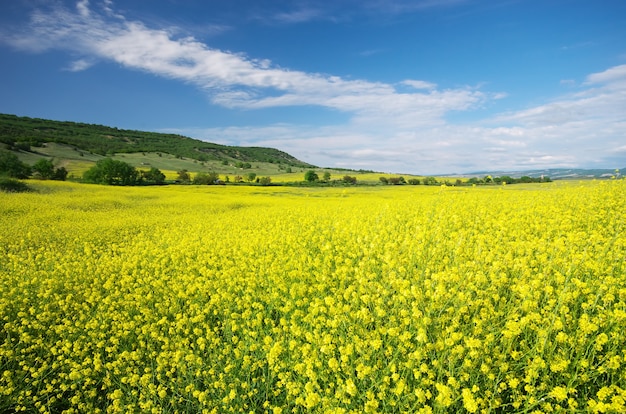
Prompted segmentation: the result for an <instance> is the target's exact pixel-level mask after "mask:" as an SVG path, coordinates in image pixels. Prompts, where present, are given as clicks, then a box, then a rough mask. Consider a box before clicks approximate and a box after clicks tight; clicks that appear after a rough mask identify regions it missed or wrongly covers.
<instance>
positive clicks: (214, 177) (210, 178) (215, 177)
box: [193, 171, 220, 185]
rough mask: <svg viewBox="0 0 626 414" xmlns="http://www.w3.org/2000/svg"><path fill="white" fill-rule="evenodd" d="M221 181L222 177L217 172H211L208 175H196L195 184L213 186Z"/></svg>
mask: <svg viewBox="0 0 626 414" xmlns="http://www.w3.org/2000/svg"><path fill="white" fill-rule="evenodd" d="M219 179H220V176H219V174H218V173H216V172H215V171H211V172H208V173H205V172H199V173H198V174H196V176H195V177H193V183H194V184H196V185H213V184H217V182H218V181H219Z"/></svg>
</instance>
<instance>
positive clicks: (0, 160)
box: [0, 151, 30, 178]
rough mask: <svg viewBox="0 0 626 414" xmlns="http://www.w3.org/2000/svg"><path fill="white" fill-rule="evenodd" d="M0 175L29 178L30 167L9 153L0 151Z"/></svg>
mask: <svg viewBox="0 0 626 414" xmlns="http://www.w3.org/2000/svg"><path fill="white" fill-rule="evenodd" d="M0 175H6V176H9V177H11V178H28V176H29V175H30V167H29V166H28V165H26V164H24V163H23V162H22V161H20V159H19V158H17V155H15V154H13V153H12V152H9V151H0Z"/></svg>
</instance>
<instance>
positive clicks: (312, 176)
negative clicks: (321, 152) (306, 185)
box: [304, 170, 320, 183]
mask: <svg viewBox="0 0 626 414" xmlns="http://www.w3.org/2000/svg"><path fill="white" fill-rule="evenodd" d="M319 179H320V178H319V176H318V175H317V173H316V172H315V171H313V170H309V171H307V172H305V173H304V181H308V182H310V183H312V182H315V181H318V180H319Z"/></svg>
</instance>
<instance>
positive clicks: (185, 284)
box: [0, 180, 626, 413]
mask: <svg viewBox="0 0 626 414" xmlns="http://www.w3.org/2000/svg"><path fill="white" fill-rule="evenodd" d="M32 187H33V188H34V189H35V190H36V191H34V192H29V193H20V194H6V193H0V324H2V331H1V336H0V412H10V411H13V410H15V411H27V412H37V411H39V412H66V413H79V412H80V413H82V412H109V413H126V412H154V413H174V412H179V413H183V412H207V413H210V412H215V413H223V412H268V413H288V412H304V411H310V412H331V413H357V412H372V413H373V412H422V413H431V412H434V413H441V412H463V411H465V412H470V413H478V412H494V413H500V412H550V411H561V410H569V411H574V412H576V411H580V412H624V411H626V402H625V400H626V346H625V344H626V329H624V327H625V326H626V276H625V274H626V236H625V234H624V231H625V226H626V181H624V180H612V181H608V180H607V181H585V182H555V183H545V184H541V185H538V184H535V185H533V184H519V185H515V186H490V187H458V188H457V187H429V186H373V187H342V188H295V187H257V186H191V185H190V186H164V187H123V188H113V187H105V186H96V185H84V184H76V183H69V182H47V181H41V182H36V183H33V184H32Z"/></svg>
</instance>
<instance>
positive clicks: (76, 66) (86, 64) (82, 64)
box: [67, 59, 94, 72]
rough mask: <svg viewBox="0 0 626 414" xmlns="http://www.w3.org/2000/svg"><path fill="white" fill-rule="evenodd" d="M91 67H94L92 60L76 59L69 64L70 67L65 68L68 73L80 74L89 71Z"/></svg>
mask: <svg viewBox="0 0 626 414" xmlns="http://www.w3.org/2000/svg"><path fill="white" fill-rule="evenodd" d="M93 65H94V62H93V61H92V60H88V59H78V60H75V61H74V62H72V63H70V65H69V66H68V67H67V70H69V71H70V72H80V71H83V70H86V69H89V68H90V67H92V66H93Z"/></svg>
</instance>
